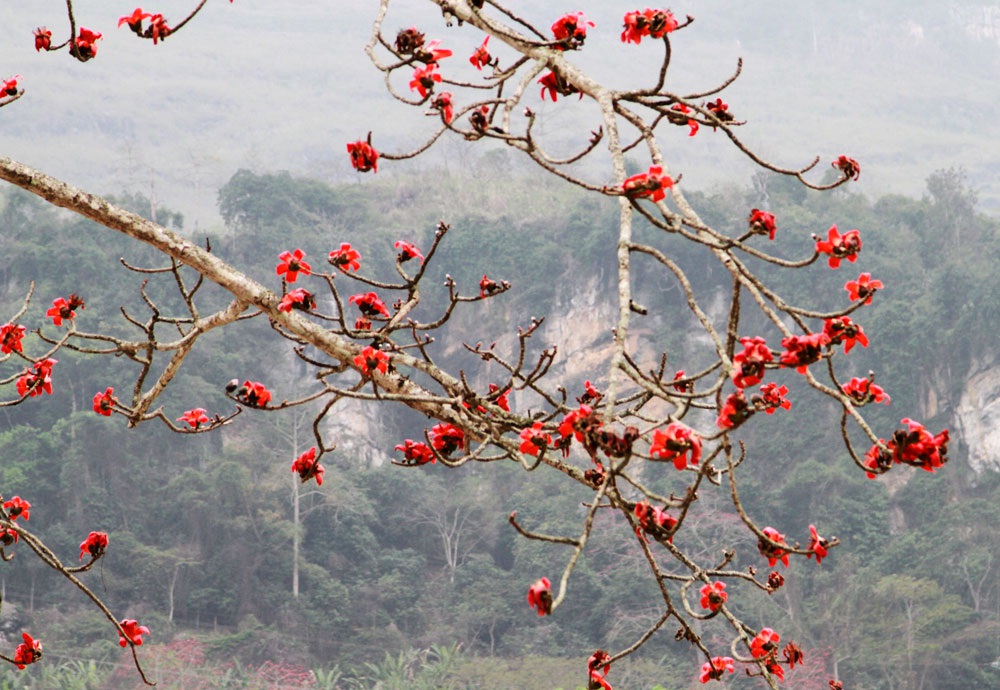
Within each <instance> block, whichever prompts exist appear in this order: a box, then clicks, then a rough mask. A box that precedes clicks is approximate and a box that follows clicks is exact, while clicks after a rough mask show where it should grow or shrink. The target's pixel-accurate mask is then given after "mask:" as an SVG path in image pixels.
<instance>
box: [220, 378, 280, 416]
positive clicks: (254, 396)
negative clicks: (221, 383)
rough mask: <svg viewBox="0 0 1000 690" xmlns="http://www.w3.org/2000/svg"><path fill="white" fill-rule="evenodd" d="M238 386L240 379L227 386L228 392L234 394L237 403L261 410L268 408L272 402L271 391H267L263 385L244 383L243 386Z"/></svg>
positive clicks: (252, 382) (253, 382) (251, 382)
mask: <svg viewBox="0 0 1000 690" xmlns="http://www.w3.org/2000/svg"><path fill="white" fill-rule="evenodd" d="M238 384H239V379H233V380H232V381H230V382H229V385H228V386H226V391H227V392H229V393H233V394H234V397H235V398H236V400H237V401H239V402H241V403H243V404H245V405H249V406H250V407H259V408H261V409H263V408H265V407H267V404H268V403H269V402H271V391H269V390H267V388H265V387H264V384H263V383H258V382H257V381H244V382H243V385H242V386H239V385H238Z"/></svg>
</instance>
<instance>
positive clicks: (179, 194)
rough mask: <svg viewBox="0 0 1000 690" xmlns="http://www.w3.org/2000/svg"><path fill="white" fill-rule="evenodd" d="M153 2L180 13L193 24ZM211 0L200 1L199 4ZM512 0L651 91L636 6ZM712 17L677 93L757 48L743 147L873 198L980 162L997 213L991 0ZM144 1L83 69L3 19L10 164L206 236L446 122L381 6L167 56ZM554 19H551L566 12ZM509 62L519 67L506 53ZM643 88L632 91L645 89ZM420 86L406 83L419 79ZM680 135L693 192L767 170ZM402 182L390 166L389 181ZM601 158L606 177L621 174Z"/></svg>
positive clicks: (230, 18) (449, 162) (100, 23)
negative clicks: (138, 20) (848, 178)
mask: <svg viewBox="0 0 1000 690" xmlns="http://www.w3.org/2000/svg"><path fill="white" fill-rule="evenodd" d="M172 4H174V5H177V6H178V9H177V10H176V11H175V10H174V9H169V8H165V7H162V6H157V7H154V6H152V5H150V6H148V7H145V8H144V9H147V10H149V11H163V12H164V14H166V16H167V19H168V21H169V20H179V19H180V17H182V16H183V12H184V11H186V9H187V5H185V4H184V3H172ZM191 4H192V5H193V3H191ZM550 5H551V3H548V2H540V1H539V0H534V1H533V2H515V3H512V6H513V7H515V8H516V9H517V11H518V12H521V13H522V14H524V15H525V16H535V17H540V19H539V22H538V23H539V25H540V26H541V27H543V28H544V27H547V25H548V24H549V22H550V21H551V19H552V18H554V16H555V14H556V13H558V12H563V11H569V10H577V9H579V10H582V11H584V12H586V13H587V15H588V16H589V17H590V18H591V19H593V20H594V21H595V22H596V23H597V28H596V29H594V30H592V32H591V35H590V38H588V41H587V44H586V46H585V48H584V50H583V51H581V52H580V53H579V54H577V55H574V56H573V59H574V60H577V61H578V62H579V63H580V64H583V65H586V66H587V67H588V68H589V69H591V70H592V72H593V73H594V74H595V76H597V77H598V78H599V79H602V80H605V81H606V82H611V81H612V80H616V81H625V82H626V83H635V84H641V83H643V82H642V80H641V79H640V77H641V76H642V75H646V74H649V73H650V70H652V69H653V68H654V67H655V65H656V63H657V60H658V57H659V55H660V49H659V47H658V46H656V45H653V44H650V45H647V44H645V43H644V44H643V45H641V46H631V45H630V46H626V45H623V44H621V43H620V42H619V33H620V25H621V17H622V15H623V13H624V12H625V11H628V10H631V9H635V7H636V6H633V5H634V4H633V3H624V2H618V1H615V2H608V1H607V0H578V2H576V3H572V6H569V5H567V6H563V5H559V6H558V8H554V9H549V8H550ZM393 6H394V10H393V13H391V14H390V17H389V19H388V20H387V22H386V26H387V27H389V28H390V29H392V30H395V29H396V28H405V27H407V26H410V25H412V24H418V25H419V26H420V28H421V29H422V30H423V31H425V32H426V33H427V35H428V37H429V38H431V37H438V38H441V39H442V40H443V42H444V45H445V46H446V47H449V48H452V49H453V50H454V51H455V56H454V58H452V59H451V61H450V62H446V63H444V68H445V71H447V70H448V69H452V70H456V71H458V72H460V73H461V75H462V77H465V78H474V76H475V71H474V70H472V69H471V67H470V65H469V64H468V62H467V60H466V56H467V55H469V54H471V52H472V49H473V48H474V47H475V46H476V45H478V43H479V42H480V38H479V36H478V35H477V32H476V31H475V30H474V29H471V28H470V27H463V28H459V27H452V28H450V29H449V28H447V27H445V25H444V22H443V20H442V19H440V18H439V16H438V15H437V13H436V12H435V11H434V9H433V8H431V7H429V6H425V4H424V3H423V2H420V1H419V0H406V1H405V2H399V1H398V0H397V2H394V3H393ZM671 8H672V9H673V10H674V12H675V13H677V14H679V15H682V14H691V15H694V16H695V17H696V21H695V23H694V24H693V25H692V26H691V27H690V28H689V29H687V30H685V31H683V32H681V33H679V34H677V35H676V38H675V39H674V62H673V65H672V68H671V74H670V79H671V80H672V81H671V82H670V83H671V88H673V89H675V90H677V91H679V92H684V91H686V90H697V89H704V88H706V87H708V86H711V85H714V84H715V83H718V82H719V81H721V80H723V79H724V78H726V77H727V76H728V75H729V74H730V73H731V72H732V70H733V68H734V67H735V65H736V61H737V58H739V57H743V59H744V70H743V76H742V77H741V79H740V80H739V81H737V83H736V84H735V85H734V86H733V87H732V88H731V89H730V90H729V91H727V92H726V94H724V98H725V100H726V101H727V102H729V103H730V106H731V109H732V111H733V112H734V113H736V115H737V117H739V118H742V119H746V120H747V121H748V125H747V126H746V127H744V128H743V129H742V130H741V132H740V134H741V136H742V138H743V139H744V141H746V142H747V143H748V144H749V145H750V146H752V147H754V148H755V149H756V150H758V151H759V152H760V153H762V154H763V155H764V156H765V157H768V158H770V159H772V160H774V161H775V162H777V163H779V164H782V165H788V166H795V165H799V164H803V163H805V162H806V161H808V160H811V159H812V157H813V156H815V155H821V156H822V157H823V160H824V163H823V165H824V166H825V165H826V162H825V161H828V160H830V159H832V158H834V157H836V156H837V155H839V154H841V153H847V154H849V155H851V156H853V157H855V158H857V159H858V160H859V161H861V163H862V166H863V174H862V178H861V182H860V185H861V189H863V190H865V191H867V192H869V193H871V194H873V195H878V194H882V193H885V192H887V191H899V192H904V193H908V194H911V195H919V194H920V193H921V191H922V189H923V181H924V179H925V178H926V177H927V175H928V174H930V173H931V172H932V171H934V170H935V169H939V168H946V167H952V166H956V167H959V166H960V167H964V168H965V169H966V171H967V172H968V173H969V177H970V179H971V180H972V183H973V186H974V187H976V188H978V189H979V191H980V195H981V199H982V202H983V207H984V208H985V209H987V210H991V211H996V210H997V209H1000V185H998V184H997V182H995V179H996V175H994V174H992V173H995V172H996V171H997V169H998V167H1000V166H998V165H997V163H996V160H997V159H998V158H1000V156H998V153H1000V144H998V143H997V142H998V141H1000V136H998V135H1000V132H998V131H997V130H998V127H1000V124H998V119H997V118H996V117H995V108H996V99H997V87H996V84H995V79H994V76H995V74H996V70H997V67H998V66H1000V8H997V7H996V6H994V5H992V4H986V3H974V2H958V1H956V2H951V3H947V4H941V3H931V2H924V1H919V2H883V3H876V4H873V3H864V2H859V1H857V0H849V1H845V2H840V3H836V5H830V4H829V3H821V2H818V0H803V1H801V2H797V3H779V4H776V3H772V2H767V1H766V0H748V1H747V2H742V3H736V4H734V3H726V2H722V0H704V1H702V2H687V3H682V4H676V3H675V4H673V5H672V6H671ZM131 9H132V6H131V5H129V6H126V5H122V4H121V3H116V2H110V0H92V1H91V2H89V3H87V4H86V5H85V6H84V5H81V6H80V7H79V8H78V10H77V11H78V22H79V23H80V24H81V25H83V26H87V27H89V28H92V29H95V30H99V31H102V32H103V33H104V35H105V38H104V40H103V41H102V42H101V43H100V44H99V54H98V57H97V58H96V59H94V60H91V61H90V62H88V63H86V64H80V63H78V62H76V61H75V60H72V59H70V58H69V57H68V56H67V55H66V54H65V52H62V53H52V54H36V53H35V52H34V50H33V49H32V38H31V32H32V30H33V28H34V27H36V26H39V25H46V26H48V27H49V28H50V29H52V30H53V34H54V38H55V39H59V40H62V39H63V38H64V37H65V35H66V33H67V31H68V28H66V24H67V22H66V17H65V10H64V4H63V3H62V2H59V1H58V0H46V1H45V2H34V3H4V4H3V5H2V6H0V76H4V77H7V76H11V75H13V74H21V75H22V76H23V78H24V79H23V85H24V86H25V87H26V88H27V89H28V94H27V96H26V97H25V98H23V99H21V101H19V102H18V103H16V104H15V105H13V106H11V107H9V108H4V109H3V110H2V111H0V152H2V153H3V154H4V155H10V156H12V157H14V158H17V159H19V160H22V161H24V162H26V163H28V164H31V165H34V166H37V167H39V168H41V169H43V170H45V171H47V172H49V173H51V174H54V175H57V176H60V177H63V178H65V179H67V180H68V181H71V182H73V183H75V184H77V185H80V186H82V187H84V188H86V189H89V190H94V191H97V192H102V193H116V192H120V191H123V190H127V191H137V192H142V193H143V194H145V195H147V196H153V197H155V198H157V199H158V200H159V201H160V202H161V203H163V204H166V205H167V206H169V207H172V208H177V209H179V210H181V211H183V212H184V213H185V214H186V215H187V216H188V227H189V228H194V227H196V226H195V223H197V224H198V226H200V227H205V226H211V225H217V224H218V223H219V222H220V221H219V218H218V215H217V213H216V211H215V198H216V191H217V189H218V188H219V187H220V186H221V185H222V184H224V183H225V182H226V180H228V179H229V177H230V176H231V175H232V174H233V173H234V172H235V171H236V170H238V169H239V168H244V167H245V168H251V169H254V170H258V171H268V170H279V169H287V170H290V171H292V172H293V173H297V174H305V175H311V176H314V177H317V178H319V179H322V180H327V181H343V180H345V179H350V177H351V176H352V175H353V173H352V171H351V170H350V169H349V165H348V161H347V157H346V155H345V150H344V144H345V142H347V141H349V140H355V139H357V138H359V137H362V136H364V134H365V133H366V132H367V131H368V130H369V129H373V130H375V134H374V136H375V141H376V144H377V145H378V147H379V148H381V149H383V150H403V149H405V148H408V147H410V146H411V145H414V144H416V143H417V142H418V141H419V138H420V136H421V134H422V133H426V132H429V131H431V129H432V127H433V123H432V121H430V120H428V119H427V118H424V117H423V116H422V115H421V111H420V110H419V109H413V108H408V107H406V106H403V105H400V104H397V103H395V102H394V101H393V100H392V98H391V97H390V96H388V95H387V94H386V92H385V88H384V85H383V83H382V79H381V76H380V75H379V74H378V72H377V71H376V70H375V69H374V68H373V67H372V66H371V65H370V64H369V62H368V59H367V58H366V56H365V55H364V53H363V47H364V44H365V43H366V41H367V40H368V37H369V33H370V22H371V19H372V17H373V15H374V13H375V10H376V3H374V2H366V3H348V2H334V3H320V4H317V3H312V2H307V1H306V0H284V1H283V2H281V3H274V2H269V1H267V0H236V1H235V2H233V3H232V4H230V3H227V2H222V1H219V0H212V2H210V3H209V5H208V6H207V7H206V8H205V10H204V11H203V13H202V14H201V15H200V16H199V17H198V18H197V19H196V20H195V21H194V23H193V24H192V25H190V26H188V27H186V28H185V29H184V30H183V31H182V32H180V33H179V34H178V35H176V36H172V37H170V38H168V39H167V40H166V41H164V42H163V43H162V44H161V45H158V46H153V45H151V44H150V43H149V42H148V41H139V40H136V39H135V38H134V36H133V35H132V34H131V33H130V32H129V31H128V30H127V29H126V28H122V29H120V30H118V29H116V28H115V24H116V22H117V18H118V17H119V16H120V15H122V14H125V13H127V12H130V11H131ZM550 15H551V16H550ZM496 52H497V53H498V54H500V55H501V57H502V56H503V52H502V49H501V48H499V47H496ZM633 75H634V78H633ZM401 88H402V89H405V84H403V85H402V87H401ZM529 99H530V102H531V105H532V107H533V108H536V109H537V112H539V113H540V115H541V117H542V118H543V119H544V122H543V126H542V127H540V129H539V131H540V132H541V133H542V134H547V135H549V136H551V137H552V138H553V139H554V140H555V142H556V143H555V144H554V146H555V147H556V148H558V141H559V139H560V138H565V137H568V139H567V140H566V141H565V142H564V143H566V144H570V143H573V142H579V141H582V140H584V139H585V138H586V137H587V136H588V133H589V131H590V129H592V128H593V127H595V126H596V124H597V122H596V117H595V116H594V113H593V111H592V110H590V109H588V108H587V106H586V104H579V103H578V102H576V101H574V100H573V99H560V101H559V102H558V103H555V104H552V103H551V102H548V101H545V102H542V101H541V100H540V99H539V98H538V96H537V95H536V94H531V95H530V96H529ZM685 133H686V132H685V131H684V129H683V128H677V130H676V131H675V132H671V131H667V132H665V134H664V145H665V150H666V151H667V152H668V155H669V156H670V165H671V171H672V172H674V173H675V174H676V173H684V178H685V183H686V184H687V185H689V186H690V188H706V187H712V186H715V185H718V184H719V183H720V182H723V181H726V182H730V183H737V184H745V183H747V181H748V180H749V176H750V174H751V173H752V168H751V166H750V165H749V164H748V163H747V162H746V161H745V160H743V159H742V158H741V157H739V156H736V155H734V154H733V153H732V152H731V147H730V146H729V145H728V143H727V142H726V141H725V140H724V138H723V137H722V136H721V135H715V136H713V134H712V132H710V131H705V132H702V133H701V134H699V136H697V137H695V138H693V139H688V138H687V137H686V136H685ZM491 145H492V144H485V143H483V144H480V145H478V146H476V147H475V148H473V147H470V146H468V145H466V144H464V143H462V142H456V141H443V142H441V143H439V145H437V146H436V147H435V149H434V150H433V151H432V153H431V154H430V155H428V156H425V157H423V158H422V159H420V161H418V162H414V163H411V164H403V165H401V166H400V167H403V168H406V167H411V166H413V165H419V166H421V167H422V168H425V169H434V168H439V167H444V166H447V168H448V169H449V170H451V171H452V172H457V171H460V170H462V169H463V166H468V165H469V164H470V162H471V161H472V160H474V159H475V158H477V157H478V156H480V155H481V153H482V152H483V151H485V150H486V149H487V148H488V147H489V146H491ZM392 174H393V165H389V164H387V165H385V166H384V167H383V170H382V171H380V173H379V175H389V176H391V175H392ZM605 174H606V173H605V172H604V170H601V169H600V168H599V167H597V166H595V175H596V179H600V176H601V175H605Z"/></svg>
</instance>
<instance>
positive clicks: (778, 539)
mask: <svg viewBox="0 0 1000 690" xmlns="http://www.w3.org/2000/svg"><path fill="white" fill-rule="evenodd" d="M761 532H762V533H763V535H764V536H765V537H767V539H770V540H771V541H772V542H774V543H775V544H780V545H781V546H774V545H772V544H771V543H770V542H768V541H767V540H765V539H759V538H758V539H757V550H758V551H760V555H761V556H763V557H764V558H766V559H767V564H768V565H769V566H771V567H774V565H775V564H776V563H777V562H778V561H781V564H782V565H784V566H785V567H786V568H787V567H788V552H787V551H786V550H785V549H783V548H781V547H782V546H787V544H785V535H784V534H782V533H781V532H779V531H778V530H776V529H774V528H773V527H765V528H764V529H762V530H761Z"/></svg>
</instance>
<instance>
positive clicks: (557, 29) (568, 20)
mask: <svg viewBox="0 0 1000 690" xmlns="http://www.w3.org/2000/svg"><path fill="white" fill-rule="evenodd" d="M588 26H590V27H593V26H596V25H595V24H594V22H592V21H590V20H589V19H587V16H586V15H585V14H584V13H583V12H569V13H568V14H564V15H563V16H561V17H559V19H557V20H556V21H555V22H554V23H553V24H552V35H553V36H555V39H556V40H557V41H559V43H558V44H557V45H554V46H552V47H553V48H555V49H556V50H565V49H567V48H568V49H570V50H575V49H577V48H579V47H580V46H582V45H583V42H584V41H586V40H587V27H588Z"/></svg>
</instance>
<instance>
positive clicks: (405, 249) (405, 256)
mask: <svg viewBox="0 0 1000 690" xmlns="http://www.w3.org/2000/svg"><path fill="white" fill-rule="evenodd" d="M396 249H397V250H398V251H399V254H397V255H396V261H398V262H399V263H403V262H404V261H409V260H410V259H420V263H423V262H424V255H423V254H421V253H420V250H419V249H417V248H416V247H415V246H413V245H412V244H410V243H409V242H404V241H403V240H399V241H398V242H396Z"/></svg>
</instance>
